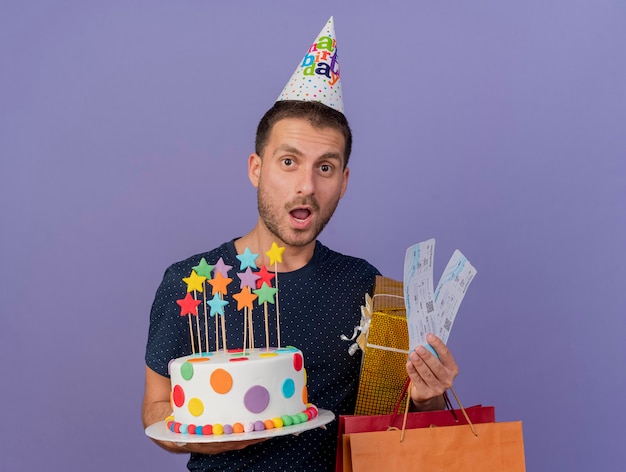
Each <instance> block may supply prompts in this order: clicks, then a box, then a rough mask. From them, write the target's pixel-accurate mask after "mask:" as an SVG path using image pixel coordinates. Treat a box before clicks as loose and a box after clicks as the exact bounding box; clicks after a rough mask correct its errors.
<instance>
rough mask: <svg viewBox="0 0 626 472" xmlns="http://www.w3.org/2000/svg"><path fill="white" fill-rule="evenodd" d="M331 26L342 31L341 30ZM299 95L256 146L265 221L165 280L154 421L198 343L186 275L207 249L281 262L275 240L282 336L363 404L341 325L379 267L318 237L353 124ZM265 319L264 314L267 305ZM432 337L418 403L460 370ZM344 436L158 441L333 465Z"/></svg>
mask: <svg viewBox="0 0 626 472" xmlns="http://www.w3.org/2000/svg"><path fill="white" fill-rule="evenodd" d="M331 20H332V19H331ZM323 33H324V30H323V31H322V33H320V35H321V36H320V38H323V37H324V36H322V35H323ZM327 36H331V37H334V31H332V33H328V35H327ZM320 38H318V42H317V43H316V44H317V45H318V46H319V45H320V44H322V43H321V42H320ZM332 47H333V48H334V50H335V58H332V56H331V55H330V54H329V55H328V57H329V60H332V61H336V45H335V43H333V45H332ZM320 70H323V69H322V68H320ZM337 71H338V69H337ZM336 82H337V80H335V83H336ZM290 98H291V97H289V96H288V97H287V98H286V99H280V100H279V101H278V102H276V103H275V104H274V106H273V107H272V108H271V109H270V110H269V111H268V112H267V113H266V114H265V116H264V117H263V118H262V120H261V122H260V123H259V126H258V129H257V137H256V149H255V152H254V153H253V154H252V155H250V157H249V158H248V177H249V179H250V181H251V183H252V185H254V186H255V187H256V188H257V195H258V213H259V216H258V220H257V222H256V225H255V226H254V227H253V228H252V230H251V231H250V232H249V233H247V234H246V235H244V236H243V237H240V238H236V239H234V240H232V241H230V242H228V243H225V244H223V245H222V246H220V247H218V248H216V249H214V250H212V251H209V252H208V253H204V254H199V255H196V256H193V257H191V258H189V259H187V260H185V261H182V262H179V263H177V264H174V265H172V266H171V267H170V268H168V270H167V271H166V273H165V276H164V279H163V282H162V284H161V286H160V287H159V289H158V291H157V294H156V297H155V300H154V304H153V307H152V312H151V318H150V332H149V337H148V346H147V350H146V390H145V395H144V402H143V421H144V425H145V426H148V425H150V424H153V423H156V422H159V421H163V420H164V419H165V418H166V417H167V416H168V415H169V414H170V413H171V408H170V400H169V399H170V389H171V387H170V381H169V378H168V377H167V364H168V362H169V360H170V359H172V358H175V357H180V356H183V355H187V354H189V353H190V352H191V347H190V346H189V344H190V342H189V335H188V333H187V331H186V330H187V327H186V325H185V323H186V321H185V320H184V319H183V318H182V317H180V316H178V310H177V309H176V308H177V307H176V304H175V303H174V301H175V300H176V299H177V298H180V296H181V294H184V288H183V287H182V282H181V280H182V277H185V276H187V275H189V273H190V271H191V268H192V267H193V266H195V265H197V264H198V263H199V261H200V259H201V258H202V257H204V258H205V259H206V260H207V261H209V260H212V261H216V260H218V259H219V258H220V257H221V258H222V259H223V261H224V262H225V263H226V264H230V265H232V264H235V263H236V255H237V254H241V253H243V252H244V250H245V249H246V248H249V249H250V250H251V251H252V252H253V253H255V254H260V258H259V260H258V263H259V265H266V266H269V260H268V259H267V257H266V252H265V251H266V250H267V249H268V248H269V247H270V246H271V245H272V243H277V244H278V245H280V246H283V247H284V248H285V250H284V253H283V263H282V265H281V267H280V272H279V274H278V276H279V278H280V316H281V336H282V339H283V344H285V345H288V344H291V345H294V346H297V347H298V348H300V349H301V350H302V351H303V353H304V356H305V360H306V365H307V374H308V375H307V378H308V390H309V398H310V399H311V401H312V402H313V403H315V404H316V405H317V406H318V407H319V408H322V409H326V410H330V411H332V412H334V413H335V415H340V414H350V413H352V412H353V410H354V405H355V401H356V392H357V387H358V375H359V368H360V359H359V358H358V356H354V357H351V356H350V355H348V353H347V347H346V345H345V344H344V343H342V342H341V341H340V339H339V335H340V334H341V333H345V332H351V331H352V329H353V327H354V326H355V325H358V323H359V318H360V305H361V304H362V303H363V300H364V296H365V293H370V294H371V292H372V289H373V285H374V279H375V276H376V275H378V271H377V270H376V269H375V268H374V267H373V266H372V265H370V264H369V263H367V262H366V261H364V260H362V259H357V258H353V257H349V256H344V255H341V254H339V253H336V252H334V251H332V250H330V249H328V248H327V247H325V246H324V245H322V244H321V243H320V242H319V241H318V240H317V237H318V235H319V234H320V232H321V231H322V230H323V228H324V226H325V225H326V223H328V221H329V220H330V218H331V216H332V214H333V212H334V210H335V208H336V207H337V204H338V203H339V200H340V199H341V198H342V197H343V195H344V194H345V192H346V189H347V185H348V177H349V168H348V166H347V164H348V160H349V157H350V152H351V146H352V135H351V131H350V128H349V126H348V122H347V120H346V118H345V116H344V115H343V113H342V112H341V111H338V110H337V109H333V108H332V107H331V106H328V105H326V104H324V103H320V102H317V101H301V100H291V99H290ZM339 108H340V109H342V107H339ZM240 316H241V315H239V317H237V316H234V313H231V314H230V316H229V313H228V312H227V313H226V316H225V317H224V318H225V319H226V320H227V323H229V325H228V328H227V332H228V333H229V338H231V341H229V342H232V343H233V345H241V342H242V340H241V337H240V336H241V333H240V331H241V327H240V321H236V322H235V321H234V320H236V319H240ZM256 321H257V322H259V323H260V322H261V321H260V317H257V320H256ZM254 332H255V333H256V334H257V336H259V337H261V336H262V334H261V333H262V332H263V329H262V327H261V326H260V325H259V327H258V328H257V329H255V330H254ZM428 341H429V343H430V344H431V345H432V346H433V348H434V349H435V350H436V351H437V353H438V355H439V359H437V358H436V357H435V356H434V355H432V354H431V353H430V352H428V351H427V350H426V349H424V348H423V347H420V348H418V349H417V350H416V351H414V352H412V353H411V355H410V358H409V361H408V362H407V373H408V375H409V376H410V378H411V380H412V388H411V399H412V403H413V406H414V408H415V409H438V408H443V407H444V403H443V398H442V396H441V395H442V394H443V392H444V391H445V389H446V388H448V387H450V386H451V385H452V382H453V380H454V378H455V376H456V375H457V372H458V368H457V365H456V363H455V361H454V358H453V357H452V355H451V354H450V352H449V351H448V349H447V348H446V347H445V345H443V343H442V342H441V341H440V340H439V339H437V338H436V337H434V336H432V335H431V336H430V337H429V339H428ZM257 342H258V343H259V344H261V343H262V340H261V339H259V340H258V341H257ZM336 440H337V422H336V421H335V422H332V423H331V424H329V425H328V428H327V429H321V428H318V429H315V430H311V431H306V432H303V433H301V434H300V435H298V436H295V435H285V436H281V437H277V438H273V439H269V440H266V441H265V440H254V441H228V442H209V443H202V444H187V445H183V446H179V445H176V444H175V443H172V442H167V441H157V442H158V444H159V445H160V446H162V447H163V448H165V449H167V450H169V451H173V452H189V453H191V457H190V461H189V464H188V467H189V470H222V471H223V470H263V471H265V470H267V471H273V470H298V471H317V470H319V471H328V470H333V469H334V460H335V445H336Z"/></svg>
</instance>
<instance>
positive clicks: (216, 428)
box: [213, 423, 224, 435]
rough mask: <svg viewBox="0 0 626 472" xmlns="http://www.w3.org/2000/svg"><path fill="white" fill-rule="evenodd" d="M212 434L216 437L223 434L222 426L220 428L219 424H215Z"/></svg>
mask: <svg viewBox="0 0 626 472" xmlns="http://www.w3.org/2000/svg"><path fill="white" fill-rule="evenodd" d="M213 434H216V435H220V434H224V426H222V425H221V424H219V423H215V424H214V425H213Z"/></svg>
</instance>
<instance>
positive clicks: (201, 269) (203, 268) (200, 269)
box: [193, 257, 214, 352]
mask: <svg viewBox="0 0 626 472" xmlns="http://www.w3.org/2000/svg"><path fill="white" fill-rule="evenodd" d="M213 267H214V266H212V265H210V264H208V263H207V261H206V259H205V258H204V257H203V258H202V259H200V263H199V264H198V265H197V266H194V267H193V270H195V271H196V274H198V275H200V276H202V277H206V279H205V281H204V284H203V285H202V288H203V289H204V290H202V301H203V303H202V306H203V307H204V336H205V338H204V341H205V346H206V352H209V314H208V313H207V304H206V301H207V300H206V292H207V289H208V288H207V282H206V281H207V280H211V272H213ZM200 351H202V348H200Z"/></svg>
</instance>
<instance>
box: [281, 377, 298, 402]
mask: <svg viewBox="0 0 626 472" xmlns="http://www.w3.org/2000/svg"><path fill="white" fill-rule="evenodd" d="M282 391H283V397H285V398H291V397H293V394H294V393H296V384H295V382H294V381H293V379H285V381H284V382H283V388H282Z"/></svg>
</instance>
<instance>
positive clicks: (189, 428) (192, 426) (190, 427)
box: [187, 424, 196, 434]
mask: <svg viewBox="0 0 626 472" xmlns="http://www.w3.org/2000/svg"><path fill="white" fill-rule="evenodd" d="M187 433H189V434H196V425H195V424H189V425H187Z"/></svg>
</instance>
